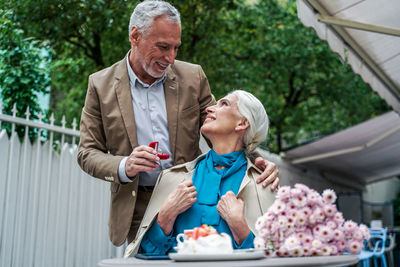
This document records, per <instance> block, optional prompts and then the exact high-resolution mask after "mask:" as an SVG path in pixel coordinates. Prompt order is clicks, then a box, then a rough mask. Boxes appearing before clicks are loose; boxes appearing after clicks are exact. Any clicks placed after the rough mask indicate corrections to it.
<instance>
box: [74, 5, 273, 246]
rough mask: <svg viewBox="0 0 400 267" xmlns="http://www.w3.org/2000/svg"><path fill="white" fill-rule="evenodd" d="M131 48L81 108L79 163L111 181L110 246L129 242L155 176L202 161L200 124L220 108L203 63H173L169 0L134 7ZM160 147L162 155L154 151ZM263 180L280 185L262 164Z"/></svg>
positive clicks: (174, 33)
mask: <svg viewBox="0 0 400 267" xmlns="http://www.w3.org/2000/svg"><path fill="white" fill-rule="evenodd" d="M129 40H130V42H131V46H132V47H131V50H130V51H129V52H128V54H127V55H126V57H125V58H124V59H123V60H121V61H119V62H117V63H115V64H114V65H112V66H110V67H108V68H106V69H104V70H101V71H99V72H96V73H94V74H92V75H90V76H89V85H88V90H87V95H86V101H85V106H84V108H83V110H82V117H81V124H80V131H81V139H80V144H79V152H78V163H79V164H80V166H81V168H82V169H83V170H84V171H85V172H87V173H88V174H90V175H91V176H94V177H96V178H100V179H103V180H106V181H109V182H111V207H110V219H109V234H110V240H111V242H112V243H113V244H114V245H116V246H120V245H122V244H123V243H124V242H125V240H126V239H127V240H128V242H131V241H132V240H133V238H134V237H135V234H136V232H137V229H138V227H139V225H140V222H141V220H142V217H143V214H144V211H145V210H146V207H147V204H148V201H149V199H150V196H151V194H152V191H153V188H154V184H155V182H156V180H157V177H158V175H159V174H160V172H161V171H162V170H164V169H167V168H169V167H172V166H174V165H177V164H180V163H184V162H188V161H191V160H193V159H195V158H196V157H197V156H198V155H200V153H201V151H200V148H199V138H200V133H199V129H200V125H201V124H202V122H203V121H204V120H205V117H206V114H207V113H206V108H207V107H209V106H211V105H214V104H215V99H214V97H213V96H212V94H211V92H210V88H209V85H208V81H207V77H206V76H205V74H204V72H203V70H202V68H201V67H200V66H199V65H194V64H190V63H186V62H182V61H178V60H175V57H176V55H177V51H178V48H179V46H180V45H181V22H180V14H179V12H178V11H177V10H176V9H175V8H174V7H173V6H171V5H170V4H169V3H167V2H164V1H144V2H142V3H140V4H138V5H137V7H136V8H135V10H134V11H133V13H132V16H131V20H130V23H129ZM154 141H157V142H158V145H159V146H158V147H159V148H160V149H161V150H162V152H163V154H169V155H170V157H169V158H168V159H165V160H160V158H159V156H158V154H157V151H156V150H155V149H154V148H152V147H150V146H149V144H150V143H151V142H154ZM255 163H256V164H257V166H258V167H259V168H260V169H263V170H264V172H263V174H262V175H261V177H260V179H259V182H263V185H264V186H267V184H269V183H271V182H273V184H272V186H271V190H274V189H275V188H277V187H278V185H279V178H278V170H277V169H276V166H275V164H273V163H271V162H268V161H266V160H263V159H262V158H257V159H256V162H255Z"/></svg>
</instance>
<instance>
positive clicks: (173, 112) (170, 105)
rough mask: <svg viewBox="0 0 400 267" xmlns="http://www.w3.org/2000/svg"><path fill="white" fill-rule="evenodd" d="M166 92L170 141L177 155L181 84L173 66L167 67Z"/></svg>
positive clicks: (173, 152)
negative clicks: (177, 79)
mask: <svg viewBox="0 0 400 267" xmlns="http://www.w3.org/2000/svg"><path fill="white" fill-rule="evenodd" d="M164 94H165V103H166V107H167V119H168V131H169V141H170V144H171V150H172V155H175V154H176V131H177V125H178V108H179V99H178V96H179V85H178V82H177V81H176V75H175V73H174V72H173V70H172V67H171V66H170V67H169V68H168V69H167V78H166V79H165V82H164Z"/></svg>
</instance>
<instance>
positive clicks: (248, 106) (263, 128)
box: [230, 90, 269, 155]
mask: <svg viewBox="0 0 400 267" xmlns="http://www.w3.org/2000/svg"><path fill="white" fill-rule="evenodd" d="M230 94H232V95H235V96H236V97H237V105H238V110H239V113H240V115H242V116H243V117H245V118H246V119H247V121H248V122H249V124H250V127H249V128H247V131H246V133H245V135H244V137H243V143H244V146H245V152H246V153H247V154H248V155H249V154H251V153H252V152H253V151H254V150H255V149H256V148H257V146H258V145H259V144H260V143H261V142H263V141H264V140H266V139H267V135H268V128H269V119H268V115H267V112H266V111H265V108H264V105H263V104H262V103H261V102H260V100H258V98H257V97H255V96H254V95H252V94H251V93H249V92H246V91H243V90H235V91H233V92H231V93H230Z"/></svg>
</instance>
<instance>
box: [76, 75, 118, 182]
mask: <svg viewBox="0 0 400 267" xmlns="http://www.w3.org/2000/svg"><path fill="white" fill-rule="evenodd" d="M100 101H101V100H100V98H99V95H98V93H97V92H96V88H95V86H94V83H93V76H92V75H91V76H89V85H88V90H87V94H86V100H85V106H84V107H83V110H82V115H81V122H80V142H79V149H78V157H77V160H78V163H79V165H80V166H81V168H82V170H84V171H85V172H86V173H88V174H90V175H91V176H93V177H96V178H100V179H103V180H106V181H109V182H115V183H120V181H119V178H118V166H119V162H120V161H121V160H122V158H123V157H122V156H114V155H111V154H109V153H108V149H107V141H106V135H105V132H104V128H103V127H104V125H103V121H102V116H101V108H100V106H101V105H100Z"/></svg>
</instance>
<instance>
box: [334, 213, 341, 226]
mask: <svg viewBox="0 0 400 267" xmlns="http://www.w3.org/2000/svg"><path fill="white" fill-rule="evenodd" d="M333 219H334V220H335V221H336V222H337V224H338V225H341V224H342V223H343V222H344V219H343V213H341V212H336V213H335V215H334V216H333Z"/></svg>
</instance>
